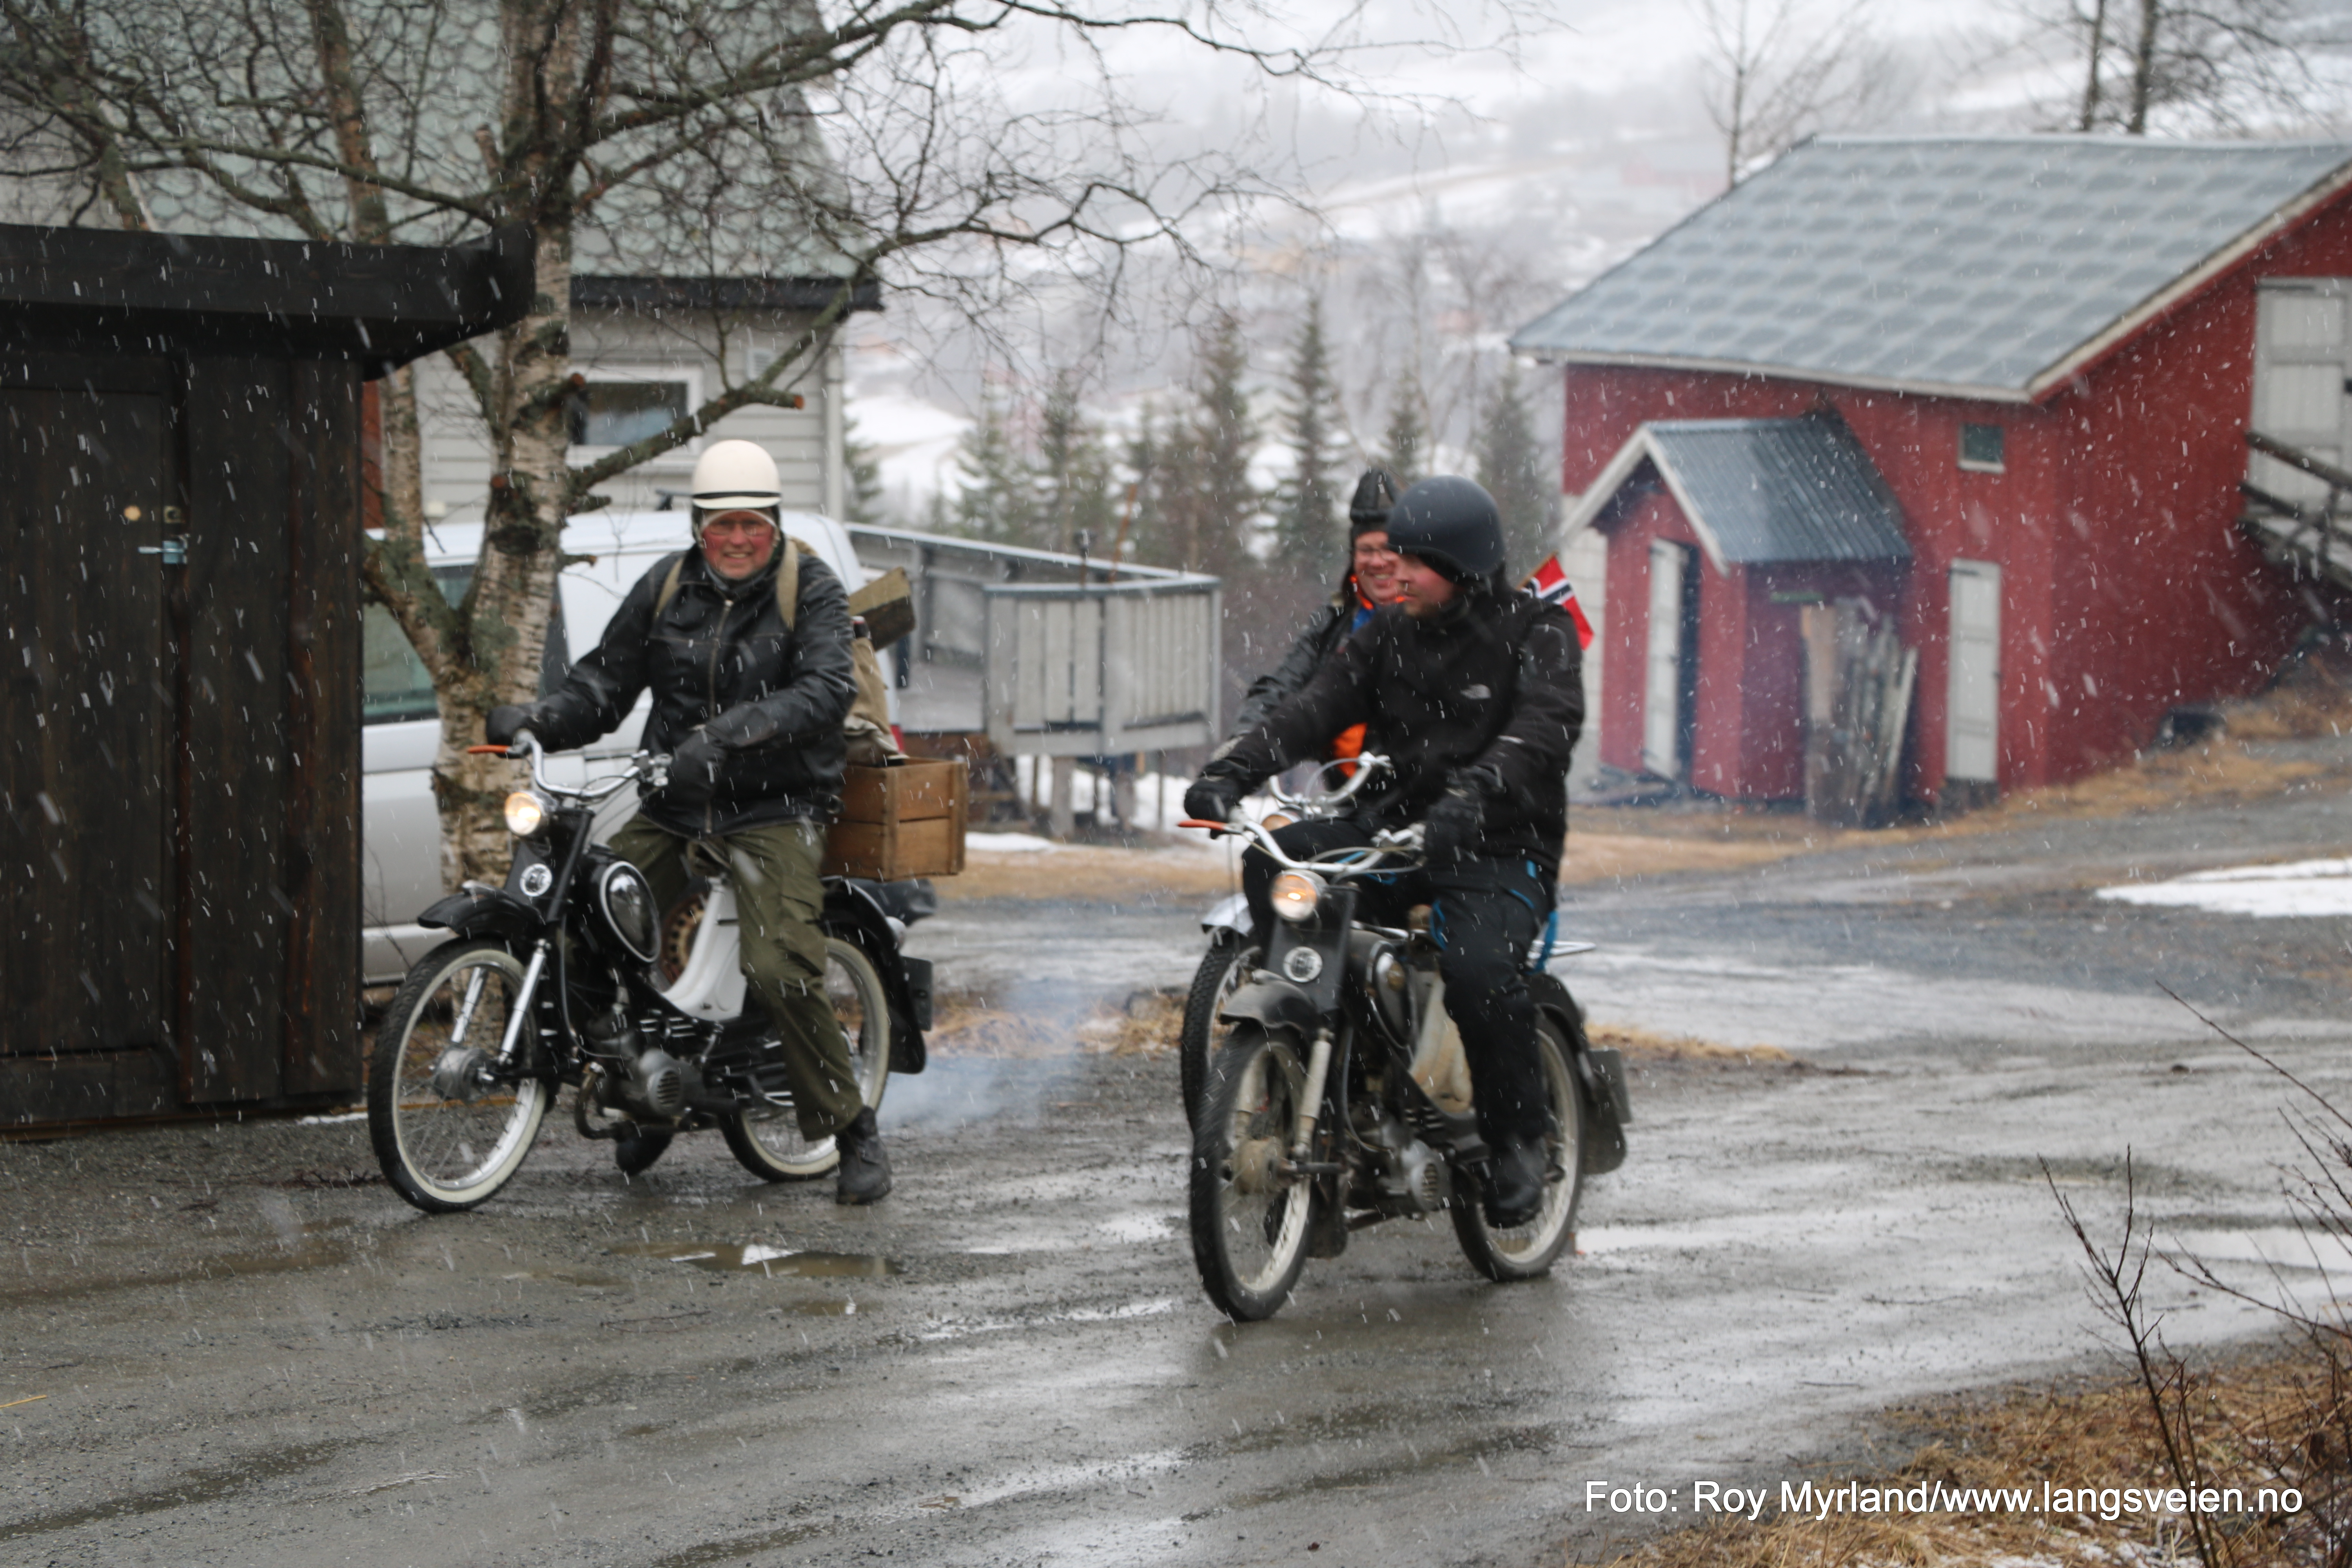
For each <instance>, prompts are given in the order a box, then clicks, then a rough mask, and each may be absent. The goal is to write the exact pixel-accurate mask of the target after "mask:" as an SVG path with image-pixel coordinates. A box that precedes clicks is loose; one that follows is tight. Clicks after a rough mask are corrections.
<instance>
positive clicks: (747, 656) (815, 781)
mask: <svg viewBox="0 0 2352 1568" xmlns="http://www.w3.org/2000/svg"><path fill="white" fill-rule="evenodd" d="M776 556H777V558H776V560H775V561H772V562H771V563H769V565H768V568H767V570H766V571H764V572H761V574H759V575H758V576H756V577H752V578H750V579H748V580H746V581H744V582H741V583H730V582H728V581H727V580H725V579H724V578H722V577H720V576H719V574H716V573H714V572H712V571H711V570H710V569H709V567H708V566H707V565H705V564H704V563H703V559H702V552H701V551H699V550H692V551H688V552H687V558H686V567H685V570H684V571H683V572H681V573H680V574H679V576H678V584H677V596H676V597H674V598H672V599H671V600H670V602H669V605H668V606H667V608H665V609H664V610H663V611H662V615H661V620H660V623H659V624H658V625H656V624H655V621H654V601H655V600H656V598H658V597H659V596H660V595H661V587H662V584H663V582H664V581H665V580H666V579H667V577H668V575H669V569H670V564H671V563H672V562H673V561H675V560H676V559H677V557H675V556H665V557H663V558H662V559H661V560H660V561H658V562H656V563H654V567H653V569H652V570H651V571H649V572H647V573H646V574H645V575H644V576H643V577H640V578H639V579H637V585H636V586H635V587H634V588H632V589H630V590H629V595H628V597H627V598H625V599H623V600H622V601H621V607H620V608H619V609H618V610H615V611H614V613H613V619H612V623H611V624H610V625H608V626H605V628H604V640H603V641H602V642H600V643H598V644H597V645H596V650H595V651H594V652H593V653H591V654H589V655H588V656H587V657H586V658H583V659H582V660H580V662H579V663H577V664H575V665H573V666H572V672H571V673H570V674H569V675H567V676H565V677H564V679H563V684H562V686H561V687H560V688H558V689H556V690H555V691H554V692H553V693H552V694H551V695H549V696H547V697H545V698H542V699H541V700H540V701H539V702H538V703H536V704H535V705H534V706H533V710H532V718H533V724H532V728H533V729H534V730H536V731H538V734H539V738H540V740H541V742H543V743H544V744H545V745H546V746H547V747H548V749H549V750H551V751H559V752H560V751H565V750H569V749H570V748H572V747H574V746H582V745H585V744H587V742H590V741H593V740H594V739H595V738H596V737H597V736H599V735H603V734H606V733H609V732H610V731H612V730H614V728H615V727H617V726H618V725H619V724H620V722H621V721H622V720H623V719H625V718H626V717H627V716H628V711H629V709H630V708H631V706H632V705H634V704H635V701H636V700H637V694H638V693H639V692H641V691H643V690H645V689H646V688H647V687H651V688H652V689H653V694H654V705H653V712H652V713H651V714H649V715H648V716H647V717H646V731H645V745H646V750H648V751H651V752H672V751H676V750H677V746H678V743H679V742H682V741H684V740H685V739H686V738H687V737H688V735H690V734H692V733H693V732H694V731H695V730H696V729H698V728H700V729H702V730H703V731H706V732H707V733H708V734H709V737H710V738H711V739H712V740H714V741H716V742H719V745H720V747H721V748H723V749H724V751H725V752H726V761H725V763H723V765H722V766H721V767H720V769H719V785H718V788H717V790H716V791H715V792H714V793H713V795H712V797H711V800H710V803H709V805H707V806H704V805H697V806H694V807H692V808H691V809H688V810H680V809H679V808H677V806H675V805H669V804H667V803H666V802H665V801H664V799H663V797H662V796H660V795H654V796H652V797H650V798H648V799H647V801H646V815H647V816H650V817H652V818H653V819H654V820H655V821H656V822H657V823H659V824H660V825H661V826H664V827H667V828H668V829H670V830H671V831H672V832H674V833H686V834H709V833H733V832H737V831H740V829H743V828H746V827H758V826H764V825H766V824H768V823H773V822H786V821H791V820H793V819H794V818H801V817H820V818H822V817H830V816H833V815H834V814H835V812H837V811H838V810H840V808H841V803H840V794H841V770H842V767H843V764H844V763H845V760H846V757H845V742H843V740H842V734H841V721H842V720H843V719H844V718H845V717H846V716H847V715H848V712H849V702H850V698H851V697H852V695H853V694H854V693H855V691H856V680H855V677H854V676H853V674H852V671H851V666H850V659H849V596H848V595H847V594H845V593H844V592H843V590H842V586H841V580H840V579H839V578H837V577H835V575H834V574H833V572H832V570H831V569H830V568H828V567H827V566H826V565H825V563H824V562H822V561H820V560H818V559H817V558H816V556H815V555H814V554H813V553H811V552H808V551H805V550H804V551H803V552H801V558H800V560H801V564H800V593H799V595H798V596H797V598H796V600H795V602H794V603H795V608H794V611H793V621H794V623H795V624H794V626H793V628H792V629H791V630H786V629H785V626H784V622H783V617H782V616H780V615H778V614H777V613H776V571H777V568H778V566H779V565H781V564H782V557H783V551H782V547H781V546H779V548H778V550H777V552H776Z"/></svg>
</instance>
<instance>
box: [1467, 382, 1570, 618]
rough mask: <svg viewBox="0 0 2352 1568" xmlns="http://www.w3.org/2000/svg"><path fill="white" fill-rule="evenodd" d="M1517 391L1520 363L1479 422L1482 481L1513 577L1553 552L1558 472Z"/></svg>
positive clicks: (1496, 392)
mask: <svg viewBox="0 0 2352 1568" xmlns="http://www.w3.org/2000/svg"><path fill="white" fill-rule="evenodd" d="M1529 416H1530V410H1529V409H1528V403H1527V399H1526V398H1525V397H1524V396H1523V395H1521V394H1520V390H1519V367H1518V365H1517V363H1512V364H1510V365H1508V366H1507V367H1506V368H1505V370H1504V372H1503V379H1502V380H1501V381H1500V382H1499V383H1497V384H1496V387H1495V392H1494V395H1493V396H1491V397H1489V398H1488V399H1487V400H1486V409H1485V413H1484V416H1483V417H1482V418H1481V419H1480V420H1479V422H1478V482H1479V483H1480V484H1482V485H1484V486H1486V490H1487V493H1488V494H1490V495H1492V496H1493V497H1494V498H1495V505H1496V508H1497V509H1499V510H1501V512H1502V514H1503V563H1504V566H1505V567H1506V568H1507V570H1508V571H1509V572H1510V574H1512V575H1513V576H1514V577H1518V576H1523V575H1525V574H1527V573H1528V572H1529V571H1532V570H1533V569H1534V567H1535V565H1536V563H1538V562H1539V561H1541V560H1542V559H1543V558H1544V557H1545V556H1546V555H1548V554H1549V553H1550V552H1551V549H1552V543H1551V531H1552V521H1553V511H1554V499H1555V497H1556V494H1557V492H1558V490H1559V478H1558V476H1556V475H1555V474H1553V473H1552V472H1551V470H1550V465H1549V463H1548V462H1547V461H1546V460H1545V454H1544V450H1543V447H1542V446H1541V444H1540V443H1538V441H1537V440H1536V435H1535V428H1534V424H1533V421H1532V419H1531V418H1530V417H1529Z"/></svg>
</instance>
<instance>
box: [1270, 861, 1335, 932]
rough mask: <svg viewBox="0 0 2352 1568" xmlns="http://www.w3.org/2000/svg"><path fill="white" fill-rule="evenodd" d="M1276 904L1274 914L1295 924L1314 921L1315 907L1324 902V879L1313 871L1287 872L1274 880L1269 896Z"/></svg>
mask: <svg viewBox="0 0 2352 1568" xmlns="http://www.w3.org/2000/svg"><path fill="white" fill-rule="evenodd" d="M1268 896H1269V897H1270V898H1271V899H1272V900H1273V902H1274V912H1275V913H1276V914H1277V915H1280V916H1281V917H1282V918H1283V919H1284V920H1286V921H1291V922H1292V923H1293V924H1296V923H1297V922H1298V921H1305V920H1312V919H1313V918H1314V916H1315V906H1316V905H1318V904H1319V903H1321V902H1322V901H1323V879H1322V878H1320V877H1318V876H1317V875H1316V874H1315V873H1314V872H1312V871H1285V872H1283V873H1282V875H1280V876H1278V877H1276V879H1274V887H1273V889H1271V891H1270V893H1269V895H1268Z"/></svg>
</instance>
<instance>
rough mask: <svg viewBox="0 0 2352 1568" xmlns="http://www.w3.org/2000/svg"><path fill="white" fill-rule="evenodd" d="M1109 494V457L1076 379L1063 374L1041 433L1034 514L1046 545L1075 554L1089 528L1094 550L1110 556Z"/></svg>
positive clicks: (1111, 516)
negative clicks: (1080, 401)
mask: <svg viewBox="0 0 2352 1568" xmlns="http://www.w3.org/2000/svg"><path fill="white" fill-rule="evenodd" d="M1110 490H1111V473H1110V462H1109V459H1108V458H1107V457H1106V456H1105V455H1104V453H1103V449H1102V443H1101V441H1100V439H1099V438H1097V436H1096V435H1095V433H1094V431H1093V429H1092V428H1091V427H1090V426H1088V425H1087V421H1086V415H1085V412H1084V410H1082V409H1081V408H1080V407H1079V405H1078V392H1077V384H1076V378H1074V377H1073V376H1072V375H1071V374H1070V373H1069V372H1068V371H1066V370H1065V371H1062V372H1060V373H1058V374H1056V375H1055V377H1054V390H1053V391H1052V392H1051V393H1049V394H1047V395H1046V398H1045V411H1044V414H1043V416H1041V418H1040V420H1039V423H1038V430H1037V464H1036V473H1035V494H1036V503H1035V510H1034V516H1035V518H1036V520H1037V527H1038V529H1039V531H1040V533H1041V535H1042V542H1044V543H1045V545H1046V546H1047V547H1048V548H1050V549H1054V550H1059V551H1063V552H1073V551H1076V549H1077V547H1078V533H1079V531H1081V530H1085V531H1087V532H1088V533H1089V534H1090V535H1091V536H1092V537H1093V540H1094V552H1095V553H1096V554H1097V555H1102V554H1107V553H1108V552H1109V550H1110V547H1111V538H1110V535H1109V533H1108V531H1107V529H1106V525H1107V524H1108V523H1110V522H1111V521H1112V520H1113V519H1114V518H1115V516H1116V510H1115V508H1114V505H1113V503H1112V500H1111V495H1110Z"/></svg>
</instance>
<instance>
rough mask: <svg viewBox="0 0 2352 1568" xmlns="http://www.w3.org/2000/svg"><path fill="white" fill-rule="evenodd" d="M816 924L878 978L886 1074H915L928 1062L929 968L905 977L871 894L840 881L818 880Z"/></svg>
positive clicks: (894, 939)
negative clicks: (856, 953) (886, 1012)
mask: <svg viewBox="0 0 2352 1568" xmlns="http://www.w3.org/2000/svg"><path fill="white" fill-rule="evenodd" d="M820 922H821V923H822V924H823V925H824V929H825V931H827V932H828V933H829V934H831V935H834V936H837V937H840V938H842V939H843V940H844V941H845V942H855V943H856V944H857V946H858V947H860V948H861V949H863V950H864V951H865V953H866V957H867V958H868V959H870V960H872V961H873V963H874V969H875V973H877V974H879V975H880V976H881V977H882V991H883V994H884V995H885V996H886V997H887V999H888V1001H889V1004H890V1070H891V1071H892V1072H894V1073H905V1074H908V1075H909V1076H911V1075H913V1074H916V1073H919V1072H921V1071H922V1070H923V1068H926V1067H928V1066H929V1063H930V1052H929V1048H928V1047H926V1046H925V1045H924V1043H923V1031H924V1029H925V1028H927V1027H928V1026H929V1022H930V1016H931V1003H930V989H931V987H930V974H929V967H930V966H929V964H924V965H922V970H923V973H920V974H919V975H916V974H911V973H909V971H908V964H909V962H910V961H909V960H908V959H907V958H906V957H905V956H904V955H903V954H902V953H900V952H899V951H898V932H897V931H893V930H891V929H890V917H889V916H888V915H887V914H885V913H884V912H883V910H882V906H881V905H879V904H878V903H877V902H875V900H874V895H873V894H871V893H869V892H867V891H866V889H864V888H861V887H859V886H857V885H856V883H855V882H853V881H850V880H849V879H845V878H840V877H828V878H826V879H824V913H823V915H822V916H821V917H820ZM918 984H919V988H920V991H919V994H918Z"/></svg>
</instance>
